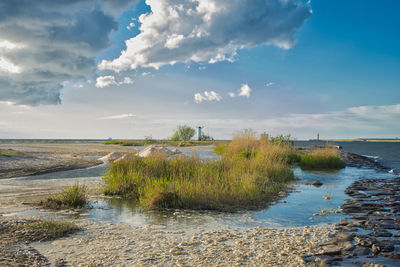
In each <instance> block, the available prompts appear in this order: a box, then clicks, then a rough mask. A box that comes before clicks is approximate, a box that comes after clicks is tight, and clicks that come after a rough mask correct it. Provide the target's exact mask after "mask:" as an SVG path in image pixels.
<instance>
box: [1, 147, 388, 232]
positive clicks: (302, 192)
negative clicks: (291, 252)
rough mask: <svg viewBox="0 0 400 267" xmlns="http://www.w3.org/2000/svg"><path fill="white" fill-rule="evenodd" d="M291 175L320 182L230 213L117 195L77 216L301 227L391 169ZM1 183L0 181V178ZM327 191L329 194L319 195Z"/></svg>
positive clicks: (207, 226) (86, 172)
mask: <svg viewBox="0 0 400 267" xmlns="http://www.w3.org/2000/svg"><path fill="white" fill-rule="evenodd" d="M180 150H181V151H182V153H184V154H185V155H186V156H191V155H193V154H194V155H196V156H198V157H199V158H202V159H215V158H218V156H217V155H216V154H215V153H214V151H211V150H192V149H187V148H180ZM107 167H108V164H106V163H105V164H102V165H99V166H95V167H91V168H86V169H79V170H71V171H63V172H57V173H49V174H43V175H36V176H29V177H22V178H16V179H17V180H18V182H19V183H21V182H22V183H23V182H24V180H46V179H54V178H56V179H58V178H72V177H95V176H102V175H103V174H104V172H105V170H106V169H107ZM294 172H295V176H296V177H297V178H299V179H300V180H302V181H312V180H320V181H321V182H322V183H323V185H322V186H321V187H315V186H312V185H302V184H294V192H291V193H290V194H289V195H288V196H287V197H285V198H284V199H282V200H281V201H279V203H276V204H274V205H271V206H270V207H268V208H266V209H263V210H259V211H243V212H236V213H223V212H215V211H201V212H200V211H180V210H168V211H162V212H160V211H147V210H143V209H141V208H140V207H139V205H137V203H135V202H132V201H128V200H120V199H98V200H96V201H93V202H92V203H91V206H92V208H91V209H87V210H84V211H82V212H81V215H80V216H83V217H88V218H90V219H93V220H96V221H109V222H113V223H118V222H124V223H128V224H131V225H134V226H143V225H152V226H162V227H166V228H167V229H171V230H181V229H185V230H187V231H196V230H199V229H201V230H212V229H221V228H247V227H256V226H262V227H271V228H280V227H301V226H307V225H317V224H333V223H336V222H338V221H339V220H340V219H341V218H342V217H344V215H343V214H342V213H333V212H328V213H326V214H325V215H315V214H317V213H321V212H322V210H324V209H329V210H335V209H338V208H339V206H340V205H342V204H343V203H344V200H345V199H347V198H348V197H347V196H346V195H345V193H344V190H345V189H346V188H347V187H348V186H349V185H350V184H351V183H352V182H354V181H355V180H358V179H360V178H391V177H394V175H392V174H389V173H384V172H377V171H376V170H373V169H363V168H361V169H358V168H353V167H346V168H345V169H342V170H340V171H334V172H309V171H302V170H301V169H300V168H295V169H294ZM0 183H1V181H0ZM324 196H328V198H329V199H324ZM19 214H20V215H45V216H53V215H51V213H40V212H39V211H38V210H36V209H31V210H27V211H24V212H22V213H19Z"/></svg>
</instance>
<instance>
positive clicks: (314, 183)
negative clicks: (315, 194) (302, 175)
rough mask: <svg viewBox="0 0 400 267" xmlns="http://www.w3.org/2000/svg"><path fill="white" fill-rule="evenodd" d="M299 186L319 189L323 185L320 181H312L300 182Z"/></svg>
mask: <svg viewBox="0 0 400 267" xmlns="http://www.w3.org/2000/svg"><path fill="white" fill-rule="evenodd" d="M301 184H304V185H313V186H315V187H320V186H321V185H323V183H322V182H321V181H320V180H314V181H302V182H301Z"/></svg>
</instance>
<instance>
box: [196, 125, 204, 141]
mask: <svg viewBox="0 0 400 267" xmlns="http://www.w3.org/2000/svg"><path fill="white" fill-rule="evenodd" d="M203 128H204V126H197V129H198V131H197V140H199V141H201V129H203Z"/></svg>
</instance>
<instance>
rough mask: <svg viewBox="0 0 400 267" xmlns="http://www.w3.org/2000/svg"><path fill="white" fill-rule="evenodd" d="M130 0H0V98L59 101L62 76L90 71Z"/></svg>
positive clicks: (72, 76) (69, 77)
mask: <svg viewBox="0 0 400 267" xmlns="http://www.w3.org/2000/svg"><path fill="white" fill-rule="evenodd" d="M135 2H136V0H116V1H111V0H37V1H33V0H1V1H0V101H1V100H4V101H12V102H15V103H18V104H29V105H37V104H57V103H60V90H61V89H62V87H63V86H62V84H63V82H65V81H70V80H76V79H81V78H85V77H86V76H88V75H90V74H92V73H94V71H95V69H96V66H95V56H96V55H97V54H98V53H99V52H100V51H101V50H103V49H105V48H106V47H108V46H109V45H110V40H109V34H110V33H111V32H112V31H115V30H117V29H118V23H117V22H116V17H118V16H119V15H120V14H121V13H122V12H123V11H124V10H126V9H127V8H129V7H130V6H131V5H132V4H134V3H135ZM5 42H6V43H5ZM10 44H11V45H10ZM7 69H8V70H9V71H7Z"/></svg>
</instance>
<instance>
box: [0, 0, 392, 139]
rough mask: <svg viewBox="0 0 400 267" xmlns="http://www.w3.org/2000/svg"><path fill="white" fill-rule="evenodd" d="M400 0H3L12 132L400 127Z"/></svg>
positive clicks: (2, 101) (3, 89) (8, 131)
mask: <svg viewBox="0 0 400 267" xmlns="http://www.w3.org/2000/svg"><path fill="white" fill-rule="evenodd" d="M399 9H400V2H399V1H397V0H385V1H372V0H353V1H346V0H335V1H331V0H313V1H303V0H179V1H178V0H146V1H144V0H68V1H67V0H58V1H54V0H39V1H33V0H31V1H29V0H2V1H1V2H0V138H90V139H92V138H93V139H105V138H109V137H112V138H114V139H117V138H120V139H142V138H145V137H152V138H168V137H171V136H172V134H173V132H174V130H175V129H176V127H177V126H178V125H183V124H186V125H189V126H192V127H197V126H205V127H204V129H203V132H205V133H207V134H208V135H210V136H212V137H214V138H216V139H230V138H231V137H232V135H233V134H234V133H235V132H237V131H239V130H241V129H253V130H254V131H257V132H258V133H262V132H266V133H269V134H272V135H278V134H291V136H292V137H294V138H296V139H299V140H304V139H310V138H315V137H316V135H317V133H319V134H320V137H321V138H372V137H375V138H396V137H400V34H399V29H400V17H399V16H398V14H397V13H398V10H399Z"/></svg>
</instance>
